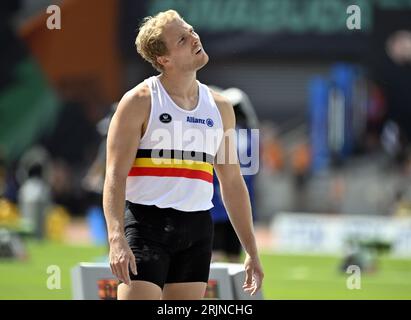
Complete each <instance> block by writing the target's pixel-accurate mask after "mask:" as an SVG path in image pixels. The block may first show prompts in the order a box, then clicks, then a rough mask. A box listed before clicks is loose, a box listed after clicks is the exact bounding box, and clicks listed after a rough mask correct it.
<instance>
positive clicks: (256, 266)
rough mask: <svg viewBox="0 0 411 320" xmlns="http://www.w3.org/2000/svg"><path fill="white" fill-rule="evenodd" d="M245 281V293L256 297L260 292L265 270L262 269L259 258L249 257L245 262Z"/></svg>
mask: <svg viewBox="0 0 411 320" xmlns="http://www.w3.org/2000/svg"><path fill="white" fill-rule="evenodd" d="M244 268H245V281H244V285H243V290H244V292H247V293H250V295H252V296H253V295H255V293H256V292H257V291H258V290H260V288H261V284H262V282H263V278H264V272H263V268H262V267H261V263H260V259H259V258H258V256H256V257H250V256H249V255H247V257H246V258H245V261H244Z"/></svg>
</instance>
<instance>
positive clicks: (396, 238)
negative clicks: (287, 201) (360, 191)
mask: <svg viewBox="0 0 411 320" xmlns="http://www.w3.org/2000/svg"><path fill="white" fill-rule="evenodd" d="M271 232H272V234H273V239H274V242H273V249H275V250H277V251H283V252H295V253H328V254H341V253H343V252H344V250H345V249H346V248H347V244H348V240H349V239H358V240H365V241H380V242H386V243H389V244H390V245H391V250H390V252H391V254H392V255H394V256H397V257H411V217H406V218H400V217H383V216H359V215H336V214H310V213H298V214H297V213H280V214H278V215H276V216H275V217H274V219H273V221H272V222H271Z"/></svg>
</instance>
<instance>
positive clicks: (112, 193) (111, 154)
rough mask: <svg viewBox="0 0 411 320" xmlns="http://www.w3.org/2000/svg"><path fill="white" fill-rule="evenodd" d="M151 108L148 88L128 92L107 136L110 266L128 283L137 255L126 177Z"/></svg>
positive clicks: (105, 196)
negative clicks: (127, 216) (127, 215)
mask: <svg viewBox="0 0 411 320" xmlns="http://www.w3.org/2000/svg"><path fill="white" fill-rule="evenodd" d="M149 109H150V93H149V91H148V89H147V88H146V87H143V86H139V87H137V88H135V89H133V90H132V91H130V92H128V93H127V94H126V95H124V97H123V98H122V99H121V101H120V103H119V105H118V107H117V110H116V112H115V114H114V116H113V118H112V120H111V123H110V128H109V131H108V136H107V163H106V177H105V181H104V190H103V208H104V216H105V218H106V223H107V231H108V240H109V244H110V266H111V269H112V272H113V274H115V275H116V276H117V277H118V278H119V279H120V280H122V281H123V282H125V283H126V284H128V283H129V281H130V278H129V273H128V266H129V264H130V265H131V267H132V270H133V272H134V271H135V272H134V273H137V270H136V266H135V259H134V255H133V253H132V252H131V250H130V248H129V246H128V244H127V242H126V240H125V235H124V205H125V187H126V179H127V176H128V172H129V171H130V168H131V166H132V164H133V161H134V159H135V157H136V152H137V149H138V147H139V143H140V138H141V135H142V129H143V124H144V122H145V120H146V118H147V117H148V113H149ZM130 254H131V255H130Z"/></svg>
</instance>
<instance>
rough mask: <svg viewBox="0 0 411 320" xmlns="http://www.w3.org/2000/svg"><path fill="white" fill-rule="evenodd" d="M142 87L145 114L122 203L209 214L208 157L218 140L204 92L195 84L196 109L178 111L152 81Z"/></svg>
mask: <svg viewBox="0 0 411 320" xmlns="http://www.w3.org/2000/svg"><path fill="white" fill-rule="evenodd" d="M144 82H145V83H146V84H147V85H148V87H149V89H150V92H151V111H150V117H149V120H148V125H147V128H146V131H145V133H144V135H143V137H142V138H141V140H140V145H139V148H138V150H137V153H136V159H135V161H134V164H133V166H132V168H131V169H130V172H129V174H128V177H127V183H126V200H128V201H130V202H133V203H139V204H144V205H155V206H157V207H159V208H174V209H176V210H180V211H201V210H209V209H210V208H212V207H213V204H212V201H211V200H212V198H213V192H214V189H213V163H214V157H215V156H216V153H217V150H218V148H219V146H220V143H221V141H222V137H223V134H224V131H223V122H222V119H221V115H220V112H219V110H218V107H217V105H216V103H215V101H214V98H213V97H212V95H211V92H210V90H209V88H208V87H207V86H206V85H204V84H202V83H200V82H199V81H197V83H198V94H199V97H198V104H197V106H196V107H195V108H194V109H193V110H184V109H183V108H181V107H179V106H177V105H176V104H175V103H174V101H173V100H172V99H171V97H170V96H169V95H168V93H167V92H166V90H165V89H164V87H163V86H162V84H161V82H160V79H159V77H158V76H153V77H150V78H148V79H146V80H145V81H144Z"/></svg>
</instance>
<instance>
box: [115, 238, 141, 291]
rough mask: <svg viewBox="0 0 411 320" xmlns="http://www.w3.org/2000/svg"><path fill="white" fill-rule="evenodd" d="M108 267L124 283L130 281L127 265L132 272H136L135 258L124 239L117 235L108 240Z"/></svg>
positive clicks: (127, 283)
mask: <svg viewBox="0 0 411 320" xmlns="http://www.w3.org/2000/svg"><path fill="white" fill-rule="evenodd" d="M109 257H110V269H111V272H112V273H113V275H115V276H116V277H117V278H118V279H119V280H121V281H123V282H124V283H125V284H126V285H129V284H130V283H131V280H130V274H129V266H130V268H131V271H132V272H133V273H134V274H137V265H136V259H135V256H134V254H133V251H131V249H130V247H129V245H128V243H127V241H126V239H125V238H124V237H119V238H117V239H116V240H113V241H111V242H110V255H109Z"/></svg>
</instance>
